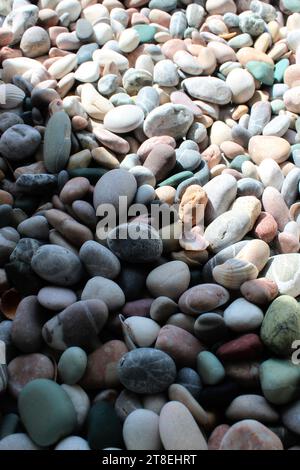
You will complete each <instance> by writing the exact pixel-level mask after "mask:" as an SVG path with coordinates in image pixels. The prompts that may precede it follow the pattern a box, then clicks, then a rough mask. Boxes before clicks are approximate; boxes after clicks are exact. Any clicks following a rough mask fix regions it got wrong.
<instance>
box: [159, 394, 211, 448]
mask: <svg viewBox="0 0 300 470" xmlns="http://www.w3.org/2000/svg"><path fill="white" fill-rule="evenodd" d="M159 432H160V437H161V440H162V443H163V446H164V448H165V449H166V450H168V449H172V450H183V449H184V450H186V449H188V450H207V443H206V441H205V438H204V436H203V434H202V433H201V431H200V429H199V427H198V426H197V423H196V421H195V420H194V418H193V416H192V414H191V413H190V411H189V410H188V409H187V407H186V406H184V405H183V404H182V403H179V402H177V401H170V402H169V403H167V404H166V405H165V406H164V407H163V409H162V410H161V413H160V417H159Z"/></svg>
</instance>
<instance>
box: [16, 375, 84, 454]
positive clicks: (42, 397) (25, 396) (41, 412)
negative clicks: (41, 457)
mask: <svg viewBox="0 0 300 470" xmlns="http://www.w3.org/2000/svg"><path fill="white" fill-rule="evenodd" d="M18 408H19V414H20V418H21V421H22V423H23V425H24V427H25V429H26V431H27V433H28V434H29V436H30V437H31V439H32V440H33V441H34V442H35V443H36V444H37V445H39V446H50V445H52V444H54V443H55V442H57V441H58V440H60V439H62V438H63V437H65V436H69V435H70V434H72V432H73V431H74V429H75V427H76V424H77V419H76V412H75V408H74V406H73V403H72V402H71V400H70V398H69V396H68V395H67V393H66V392H65V391H64V390H63V388H62V387H61V386H60V385H58V384H57V383H56V382H53V381H52V380H48V379H36V380H32V381H31V382H29V383H27V385H25V387H24V388H23V389H22V390H21V392H20V395H19V399H18Z"/></svg>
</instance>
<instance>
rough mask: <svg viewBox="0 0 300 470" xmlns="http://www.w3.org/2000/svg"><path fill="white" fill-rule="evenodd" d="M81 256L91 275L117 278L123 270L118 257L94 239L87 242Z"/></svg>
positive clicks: (81, 249) (81, 250)
mask: <svg viewBox="0 0 300 470" xmlns="http://www.w3.org/2000/svg"><path fill="white" fill-rule="evenodd" d="M79 257H80V259H81V261H82V263H83V265H84V267H85V269H86V270H87V272H88V273H89V275H90V276H92V277H94V276H102V277H106V278H108V279H115V278H116V277H117V276H118V274H119V273H120V270H121V265H120V262H119V260H118V258H117V257H116V256H115V255H114V254H113V253H112V252H111V251H110V250H108V249H107V248H106V247H105V246H103V245H101V244H100V243H97V242H95V241H93V240H90V241H87V242H85V243H84V244H83V245H82V247H81V248H80V251H79Z"/></svg>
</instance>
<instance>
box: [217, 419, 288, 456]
mask: <svg viewBox="0 0 300 470" xmlns="http://www.w3.org/2000/svg"><path fill="white" fill-rule="evenodd" d="M220 450H283V445H282V442H281V440H280V439H279V438H278V437H277V435H276V434H275V433H273V432H272V431H270V430H269V429H268V428H267V427H266V426H264V425H263V424H261V423H260V422H259V421H256V420H254V419H245V420H243V421H240V422H238V423H236V424H234V425H233V426H231V428H229V430H228V431H227V433H226V434H225V436H224V437H223V439H222V441H221V445H220Z"/></svg>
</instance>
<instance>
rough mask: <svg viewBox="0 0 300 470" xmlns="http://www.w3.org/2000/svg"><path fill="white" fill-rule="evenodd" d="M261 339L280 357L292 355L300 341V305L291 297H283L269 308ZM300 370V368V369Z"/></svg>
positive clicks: (263, 323) (262, 326) (261, 331)
mask: <svg viewBox="0 0 300 470" xmlns="http://www.w3.org/2000/svg"><path fill="white" fill-rule="evenodd" d="M260 337H261V339H262V341H263V343H264V344H265V345H266V346H267V348H268V349H270V350H271V351H272V352H274V353H275V354H277V355H279V356H287V355H289V354H291V353H292V343H293V342H294V341H295V340H297V339H300V305H299V304H298V302H297V301H296V300H295V299H294V298H293V297H291V296H289V295H281V296H280V297H278V298H277V299H275V300H274V301H273V302H272V303H271V305H270V306H269V308H268V310H267V313H266V315H265V317H264V320H263V322H262V325H261V330H260ZM299 369H300V368H299Z"/></svg>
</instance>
